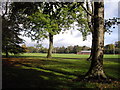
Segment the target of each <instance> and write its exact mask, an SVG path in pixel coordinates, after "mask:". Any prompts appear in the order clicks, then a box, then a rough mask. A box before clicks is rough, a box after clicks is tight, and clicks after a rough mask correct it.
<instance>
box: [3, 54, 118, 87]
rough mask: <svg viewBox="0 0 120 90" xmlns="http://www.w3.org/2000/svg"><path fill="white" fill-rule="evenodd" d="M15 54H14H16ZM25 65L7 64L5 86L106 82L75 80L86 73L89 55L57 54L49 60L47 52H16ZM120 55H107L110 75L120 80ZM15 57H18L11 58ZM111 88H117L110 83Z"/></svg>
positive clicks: (77, 84) (83, 84)
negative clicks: (9, 65) (10, 65)
mask: <svg viewBox="0 0 120 90" xmlns="http://www.w3.org/2000/svg"><path fill="white" fill-rule="evenodd" d="M12 57H13V55H12ZM15 57H18V58H16V60H18V62H19V63H21V64H16V65H18V66H16V67H3V87H16V88H20V87H21V88H28V87H29V88H53V89H73V88H82V87H84V88H101V87H102V85H104V84H101V83H100V84H99V83H89V82H79V81H72V80H74V79H76V78H77V77H78V76H81V75H84V74H85V73H86V72H87V71H88V69H89V67H90V62H88V61H86V58H88V57H89V55H76V54H53V58H52V59H47V58H45V57H46V54H41V53H40V54H39V53H34V54H32V53H25V54H21V55H16V56H15ZM117 57H118V55H105V57H104V70H105V72H106V75H107V76H108V77H112V78H115V79H117V80H119V79H120V72H119V66H120V61H119V60H118V58H117ZM11 59H15V58H11ZM106 85H107V86H109V88H112V87H117V86H115V85H116V84H115V85H114V84H106Z"/></svg>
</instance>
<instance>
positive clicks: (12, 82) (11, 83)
mask: <svg viewBox="0 0 120 90" xmlns="http://www.w3.org/2000/svg"><path fill="white" fill-rule="evenodd" d="M66 80H68V79H67V78H66V77H64V76H60V75H55V74H53V73H51V72H43V71H37V70H33V69H21V68H16V67H3V89H5V88H55V89H57V88H62V87H63V88H64V87H67V86H68V83H66Z"/></svg>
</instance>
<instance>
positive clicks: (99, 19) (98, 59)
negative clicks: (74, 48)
mask: <svg viewBox="0 0 120 90" xmlns="http://www.w3.org/2000/svg"><path fill="white" fill-rule="evenodd" d="M93 23H94V24H93V26H94V27H93V31H92V54H91V56H92V57H91V66H90V68H89V71H88V72H87V73H86V78H92V79H93V78H94V79H106V78H107V77H106V75H105V73H104V70H103V55H104V54H103V50H104V32H105V29H104V2H94V17H93Z"/></svg>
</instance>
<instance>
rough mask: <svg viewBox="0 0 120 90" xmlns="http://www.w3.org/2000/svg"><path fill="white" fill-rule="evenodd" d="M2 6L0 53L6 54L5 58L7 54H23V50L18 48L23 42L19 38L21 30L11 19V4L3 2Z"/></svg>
mask: <svg viewBox="0 0 120 90" xmlns="http://www.w3.org/2000/svg"><path fill="white" fill-rule="evenodd" d="M2 5H3V7H5V8H4V10H3V12H2V52H4V53H6V57H8V55H9V54H8V53H14V54H17V53H23V52H25V50H24V48H22V47H21V46H20V44H22V43H23V40H22V39H21V38H20V37H19V35H20V30H21V29H20V27H19V25H18V24H17V23H16V20H12V19H11V17H12V12H11V8H10V6H11V3H10V2H4V3H2Z"/></svg>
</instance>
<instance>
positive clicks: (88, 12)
mask: <svg viewBox="0 0 120 90" xmlns="http://www.w3.org/2000/svg"><path fill="white" fill-rule="evenodd" d="M81 7H82V8H83V9H84V10H85V11H86V13H87V14H89V15H90V16H94V15H93V14H92V13H90V12H89V11H88V10H87V9H86V8H85V7H84V6H83V4H81Z"/></svg>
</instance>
